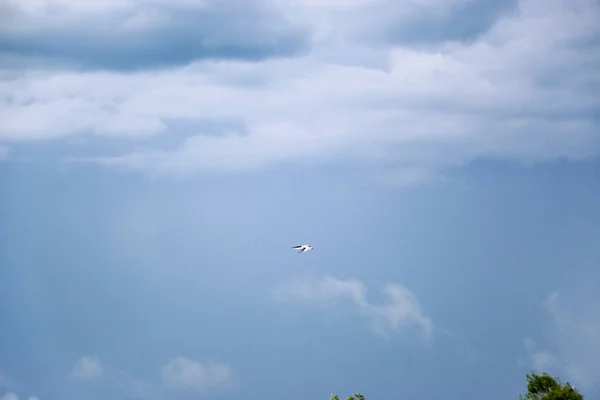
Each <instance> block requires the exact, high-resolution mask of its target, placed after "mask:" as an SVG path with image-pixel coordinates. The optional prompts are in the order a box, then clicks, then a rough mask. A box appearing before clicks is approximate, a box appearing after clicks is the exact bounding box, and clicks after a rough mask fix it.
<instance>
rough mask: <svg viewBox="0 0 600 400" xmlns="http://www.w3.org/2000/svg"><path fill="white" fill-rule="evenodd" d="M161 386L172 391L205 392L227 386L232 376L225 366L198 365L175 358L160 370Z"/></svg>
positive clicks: (230, 370)
mask: <svg viewBox="0 0 600 400" xmlns="http://www.w3.org/2000/svg"><path fill="white" fill-rule="evenodd" d="M161 376H162V380H163V384H164V385H165V386H166V387H168V388H172V389H178V390H186V391H188V390H191V391H194V392H205V391H207V390H210V389H214V388H216V387H219V386H223V385H225V384H227V383H228V382H229V381H230V380H231V379H232V376H233V370H232V368H231V367H230V366H229V365H227V364H220V363H213V362H208V363H200V362H198V361H194V360H190V359H188V358H185V357H175V358H172V359H171V360H169V362H168V363H167V364H166V365H165V366H164V367H163V369H162V373H161Z"/></svg>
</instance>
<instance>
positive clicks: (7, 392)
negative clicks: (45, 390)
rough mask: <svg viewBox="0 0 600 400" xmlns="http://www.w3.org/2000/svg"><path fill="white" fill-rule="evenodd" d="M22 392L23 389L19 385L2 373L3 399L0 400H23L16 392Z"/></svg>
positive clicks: (31, 398)
mask: <svg viewBox="0 0 600 400" xmlns="http://www.w3.org/2000/svg"><path fill="white" fill-rule="evenodd" d="M21 390H22V389H21V388H19V385H17V384H16V383H15V382H14V381H13V380H12V379H9V378H8V377H6V376H5V375H4V374H2V373H1V372H0V394H2V397H0V400H19V399H22V397H21V398H20V397H19V396H18V395H17V393H15V391H21ZM3 392H4V393H3ZM27 400H39V399H38V398H37V397H36V396H29V397H28V398H27Z"/></svg>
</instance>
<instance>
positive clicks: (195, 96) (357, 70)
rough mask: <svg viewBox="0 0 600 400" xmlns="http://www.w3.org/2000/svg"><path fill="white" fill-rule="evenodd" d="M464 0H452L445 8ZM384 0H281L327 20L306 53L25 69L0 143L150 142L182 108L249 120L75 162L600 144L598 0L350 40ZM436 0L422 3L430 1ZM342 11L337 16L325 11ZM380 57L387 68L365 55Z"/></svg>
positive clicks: (437, 167)
mask: <svg viewBox="0 0 600 400" xmlns="http://www.w3.org/2000/svg"><path fill="white" fill-rule="evenodd" d="M71 3H72V4H75V3H74V2H69V4H71ZM412 3H414V2H412ZM463 3H464V1H462V0H457V1H455V2H451V3H444V4H445V6H444V10H445V11H444V12H449V11H448V10H449V9H450V8H452V7H455V6H460V5H461V4H463ZM386 4H387V6H386V7H383V6H382V5H386ZM390 4H392V5H393V4H395V3H389V2H386V1H377V2H368V1H362V0H356V1H353V2H348V3H346V2H344V3H343V4H342V3H332V4H331V5H329V6H326V7H318V4H317V3H315V2H313V1H311V0H297V1H296V2H295V3H294V5H289V6H288V7H287V8H286V7H284V6H280V7H279V8H281V9H283V10H286V9H287V10H288V11H289V12H290V13H292V11H294V13H295V12H296V11H298V10H304V11H305V14H302V13H300V14H299V15H304V16H303V17H302V18H311V19H312V20H314V21H317V20H318V21H321V22H322V23H323V24H325V25H327V26H328V28H327V29H325V28H323V29H324V30H323V32H321V33H320V35H321V36H322V37H321V38H320V39H319V41H317V42H315V43H314V45H315V48H314V49H313V52H312V53H311V54H309V55H307V56H305V57H298V58H287V59H271V60H267V61H264V62H260V63H247V62H231V61H214V62H212V61H207V62H199V63H192V64H190V65H187V66H184V67H180V68H174V69H166V70H161V71H145V72H136V73H117V72H91V71H88V72H81V71H55V70H53V71H49V70H48V71H47V70H43V69H40V70H28V71H26V72H25V73H23V74H22V75H20V76H17V77H14V78H12V79H7V80H5V81H3V82H1V83H0V91H2V92H3V93H7V94H8V95H9V96H8V97H9V98H10V99H11V100H10V102H9V101H6V102H4V103H2V104H1V105H0V120H2V121H3V123H2V126H0V142H7V143H9V142H16V141H25V140H28V141H32V140H50V139H54V138H59V137H63V136H69V135H81V134H94V135H112V136H113V137H115V138H117V137H125V136H127V137H133V138H138V139H140V140H143V139H144V138H148V137H151V136H153V135H161V134H163V135H168V134H172V133H173V132H175V131H176V128H174V127H173V126H172V124H171V123H172V121H173V120H186V121H192V122H191V123H193V121H195V120H198V119H201V118H213V119H215V118H216V119H219V118H220V119H226V118H237V119H239V120H242V121H244V123H245V124H246V125H247V126H246V128H247V130H246V131H245V132H244V133H243V134H242V133H238V132H223V134H222V135H221V136H216V137H215V136H208V135H206V134H205V133H206V132H204V131H203V130H202V128H200V127H199V128H198V130H197V131H196V134H195V135H192V136H190V137H187V138H185V139H183V141H182V142H181V143H180V145H179V146H177V147H175V148H170V149H165V148H164V147H152V146H151V144H148V142H140V145H139V147H138V149H137V150H135V151H133V152H130V153H124V154H111V153H108V154H106V156H103V157H91V158H90V157H87V156H86V157H80V156H79V155H78V154H72V156H73V157H69V160H71V161H86V162H98V163H101V164H104V165H110V166H117V167H125V168H131V169H134V170H137V171H144V172H149V173H152V174H168V175H171V174H175V175H188V174H196V173H207V172H215V171H245V170H255V169H260V168H267V167H270V166H273V165H276V164H279V163H285V162H300V163H328V162H352V163H363V164H364V165H368V166H371V167H375V168H376V169H385V170H386V171H388V174H387V175H386V176H388V178H384V179H382V180H385V181H388V182H400V183H414V182H419V181H421V180H426V179H431V178H437V177H439V173H440V171H443V170H444V169H445V168H447V167H452V166H457V165H462V164H464V163H467V162H469V161H471V160H473V159H476V158H479V157H500V158H508V159H513V160H518V161H521V162H527V163H535V162H543V161H548V160H554V159H557V158H563V157H564V158H569V159H575V160H579V159H585V158H588V157H592V156H595V155H598V152H599V148H598V146H597V143H598V140H599V139H600V134H599V133H598V132H600V129H599V126H598V122H597V120H595V119H594V118H593V111H594V110H597V109H598V108H599V107H600V92H598V91H596V90H593V88H594V87H596V86H597V85H598V84H599V83H600V72H599V71H598V70H597V68H593V67H592V66H593V65H595V64H594V62H595V60H597V59H598V57H600V48H599V47H598V46H597V45H595V44H594V43H596V42H594V41H593V40H592V39H593V37H594V35H597V34H598V33H600V26H599V25H598V24H597V23H596V21H597V20H598V18H600V5H599V4H598V3H597V2H595V1H593V0H575V1H572V2H569V3H568V4H565V3H564V2H562V1H558V0H547V1H541V0H522V1H520V2H519V8H518V10H517V11H516V12H514V13H510V14H508V15H506V16H504V17H502V18H501V19H500V20H498V21H497V22H496V23H495V24H494V25H493V26H492V27H491V28H490V29H489V30H488V31H487V32H485V33H484V34H482V35H480V36H479V37H477V38H476V39H475V40H473V41H472V42H468V43H461V42H446V43H437V44H436V43H433V44H430V45H429V46H428V47H427V48H421V49H417V48H414V47H409V46H401V45H398V44H391V43H390V44H388V45H387V47H382V46H378V47H376V48H373V49H367V50H365V49H364V48H363V47H361V46H360V45H358V44H356V43H354V42H353V41H352V40H353V39H352V36H351V35H350V33H348V32H347V31H346V28H347V27H348V26H361V23H363V20H367V19H371V18H364V17H363V16H362V14H361V10H363V9H364V7H367V8H368V9H369V10H371V11H372V12H378V13H379V14H376V15H375V16H376V17H377V18H383V11H381V10H383V9H386V10H391V8H390V7H391V6H390ZM438 5H439V1H437V0H436V1H433V0H432V1H431V2H427V4H425V5H424V7H425V8H426V9H427V10H429V11H428V12H431V13H433V12H437V11H435V10H439V9H438V8H437V6H438ZM380 6H381V7H380ZM388 6H390V7H388ZM373 7H374V8H373ZM378 7H379V8H378ZM382 7H383V8H382ZM394 7H395V8H394V9H396V8H398V9H403V10H405V11H403V12H406V13H409V14H410V12H409V11H410V10H409V8H410V7H409V8H406V7H404V8H403V7H401V6H399V5H397V4H396V5H395V6H394ZM335 8H343V9H344V17H343V18H341V19H340V18H333V17H332V18H330V17H331V16H332V15H333V14H332V13H331V12H332V9H335ZM413 8H414V7H413ZM446 8H448V10H446ZM377 10H379V11H377ZM406 10H409V11H406ZM371 11H369V12H371ZM398 12H400V11H398ZM398 12H395V11H394V13H396V14H398ZM411 12H412V11H411ZM390 13H391V11H390ZM396 14H394V15H395V17H394V18H396V17H398V18H404V17H402V15H396ZM400 14H402V13H400ZM369 15H371V14H369ZM377 18H375V19H372V20H373V21H379V19H377ZM314 21H313V22H314ZM323 21H325V22H323ZM321 22H319V24H320V23H321ZM376 58H378V59H381V60H382V62H380V64H381V67H380V68H373V67H372V66H367V65H372V60H373V59H376ZM390 171H391V172H390Z"/></svg>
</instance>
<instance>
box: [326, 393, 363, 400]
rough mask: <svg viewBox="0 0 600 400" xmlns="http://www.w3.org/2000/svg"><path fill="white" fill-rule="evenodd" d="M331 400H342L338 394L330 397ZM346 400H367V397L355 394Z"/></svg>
mask: <svg viewBox="0 0 600 400" xmlns="http://www.w3.org/2000/svg"><path fill="white" fill-rule="evenodd" d="M329 400H340V398H339V397H338V395H337V394H332V395H331V397H329ZM346 400H365V396H363V395H362V394H360V393H355V394H353V395H352V396H350V397H346Z"/></svg>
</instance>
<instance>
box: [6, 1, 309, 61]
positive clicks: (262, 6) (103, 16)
mask: <svg viewBox="0 0 600 400" xmlns="http://www.w3.org/2000/svg"><path fill="white" fill-rule="evenodd" d="M1 4H2V5H1V6H0V11H2V15H3V17H0V22H2V24H0V26H1V28H0V49H1V50H0V60H2V61H4V65H13V66H14V67H17V66H19V67H21V66H38V65H40V63H41V64H42V65H47V66H53V67H65V66H66V67H75V68H92V69H111V70H136V69H142V68H156V67H165V66H172V65H182V64H187V63H189V62H191V61H193V60H198V59H246V60H262V59H265V58H268V57H274V56H290V55H294V54H296V53H298V52H299V51H303V50H304V49H305V48H306V47H307V46H308V45H309V41H310V38H309V37H308V32H307V31H306V28H303V27H300V26H295V25H291V24H290V23H288V22H287V21H286V20H285V19H284V18H283V16H282V15H280V13H278V12H277V10H276V9H275V8H274V7H272V6H270V5H269V4H268V3H267V2H264V1H260V0H258V1H253V2H249V1H245V0H226V1H216V0H205V1H202V2H194V1H187V0H180V1H163V0H142V1H133V0H125V1H108V2H103V4H102V5H82V2H81V1H76V0H41V1H40V0H37V1H32V0H30V1H20V0H19V1H17V0H8V1H4V2H2V3H1Z"/></svg>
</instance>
